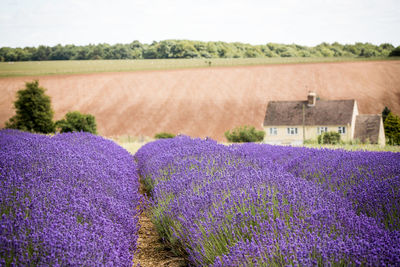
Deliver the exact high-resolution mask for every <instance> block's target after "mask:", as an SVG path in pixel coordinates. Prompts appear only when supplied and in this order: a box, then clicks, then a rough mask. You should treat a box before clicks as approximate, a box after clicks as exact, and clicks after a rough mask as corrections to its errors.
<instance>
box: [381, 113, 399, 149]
mask: <svg viewBox="0 0 400 267" xmlns="http://www.w3.org/2000/svg"><path fill="white" fill-rule="evenodd" d="M383 126H384V128H385V136H386V142H387V143H388V144H389V145H400V118H399V117H398V116H396V115H394V114H393V113H392V112H390V113H389V114H388V115H387V117H386V120H385V122H384V123H383Z"/></svg>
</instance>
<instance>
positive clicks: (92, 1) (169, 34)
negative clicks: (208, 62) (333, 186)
mask: <svg viewBox="0 0 400 267" xmlns="http://www.w3.org/2000/svg"><path fill="white" fill-rule="evenodd" d="M165 39H189V40H200V41H226V42H234V41H237V42H244V43H250V44H266V43H268V42H275V43H285V44H291V43H296V44H300V45H309V46H314V45H317V44H319V43H321V42H329V43H332V42H335V41H337V42H339V43H342V44H348V43H355V42H371V43H373V44H381V43H391V44H393V45H394V46H398V45H400V0H336V1H334V0H303V1H298V0H275V1H270V0H195V1H189V0H132V1H124V0H68V1H67V0H0V47H2V46H11V47H24V46H38V45H40V44H44V45H50V46H53V45H56V44H59V43H60V44H63V45H65V44H75V45H86V44H90V43H92V44H97V43H109V44H115V43H130V42H132V41H133V40H139V41H140V42H142V43H151V42H152V41H153V40H155V41H160V40H165Z"/></svg>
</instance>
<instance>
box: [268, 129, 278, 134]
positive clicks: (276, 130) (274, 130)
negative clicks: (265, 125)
mask: <svg viewBox="0 0 400 267" xmlns="http://www.w3.org/2000/svg"><path fill="white" fill-rule="evenodd" d="M277 134H278V129H276V128H269V135H277Z"/></svg>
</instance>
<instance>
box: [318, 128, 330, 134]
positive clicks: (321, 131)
mask: <svg viewBox="0 0 400 267" xmlns="http://www.w3.org/2000/svg"><path fill="white" fill-rule="evenodd" d="M327 131H328V127H317V132H318V134H322V133H326V132H327Z"/></svg>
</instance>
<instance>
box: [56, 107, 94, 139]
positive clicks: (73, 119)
mask: <svg viewBox="0 0 400 267" xmlns="http://www.w3.org/2000/svg"><path fill="white" fill-rule="evenodd" d="M56 127H57V128H58V129H59V130H60V133H67V132H81V131H83V132H89V133H92V134H97V125H96V119H95V117H94V116H93V115H90V114H81V113H80V112H79V111H72V112H68V113H67V114H66V115H65V118H64V119H62V120H59V121H57V122H56Z"/></svg>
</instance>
